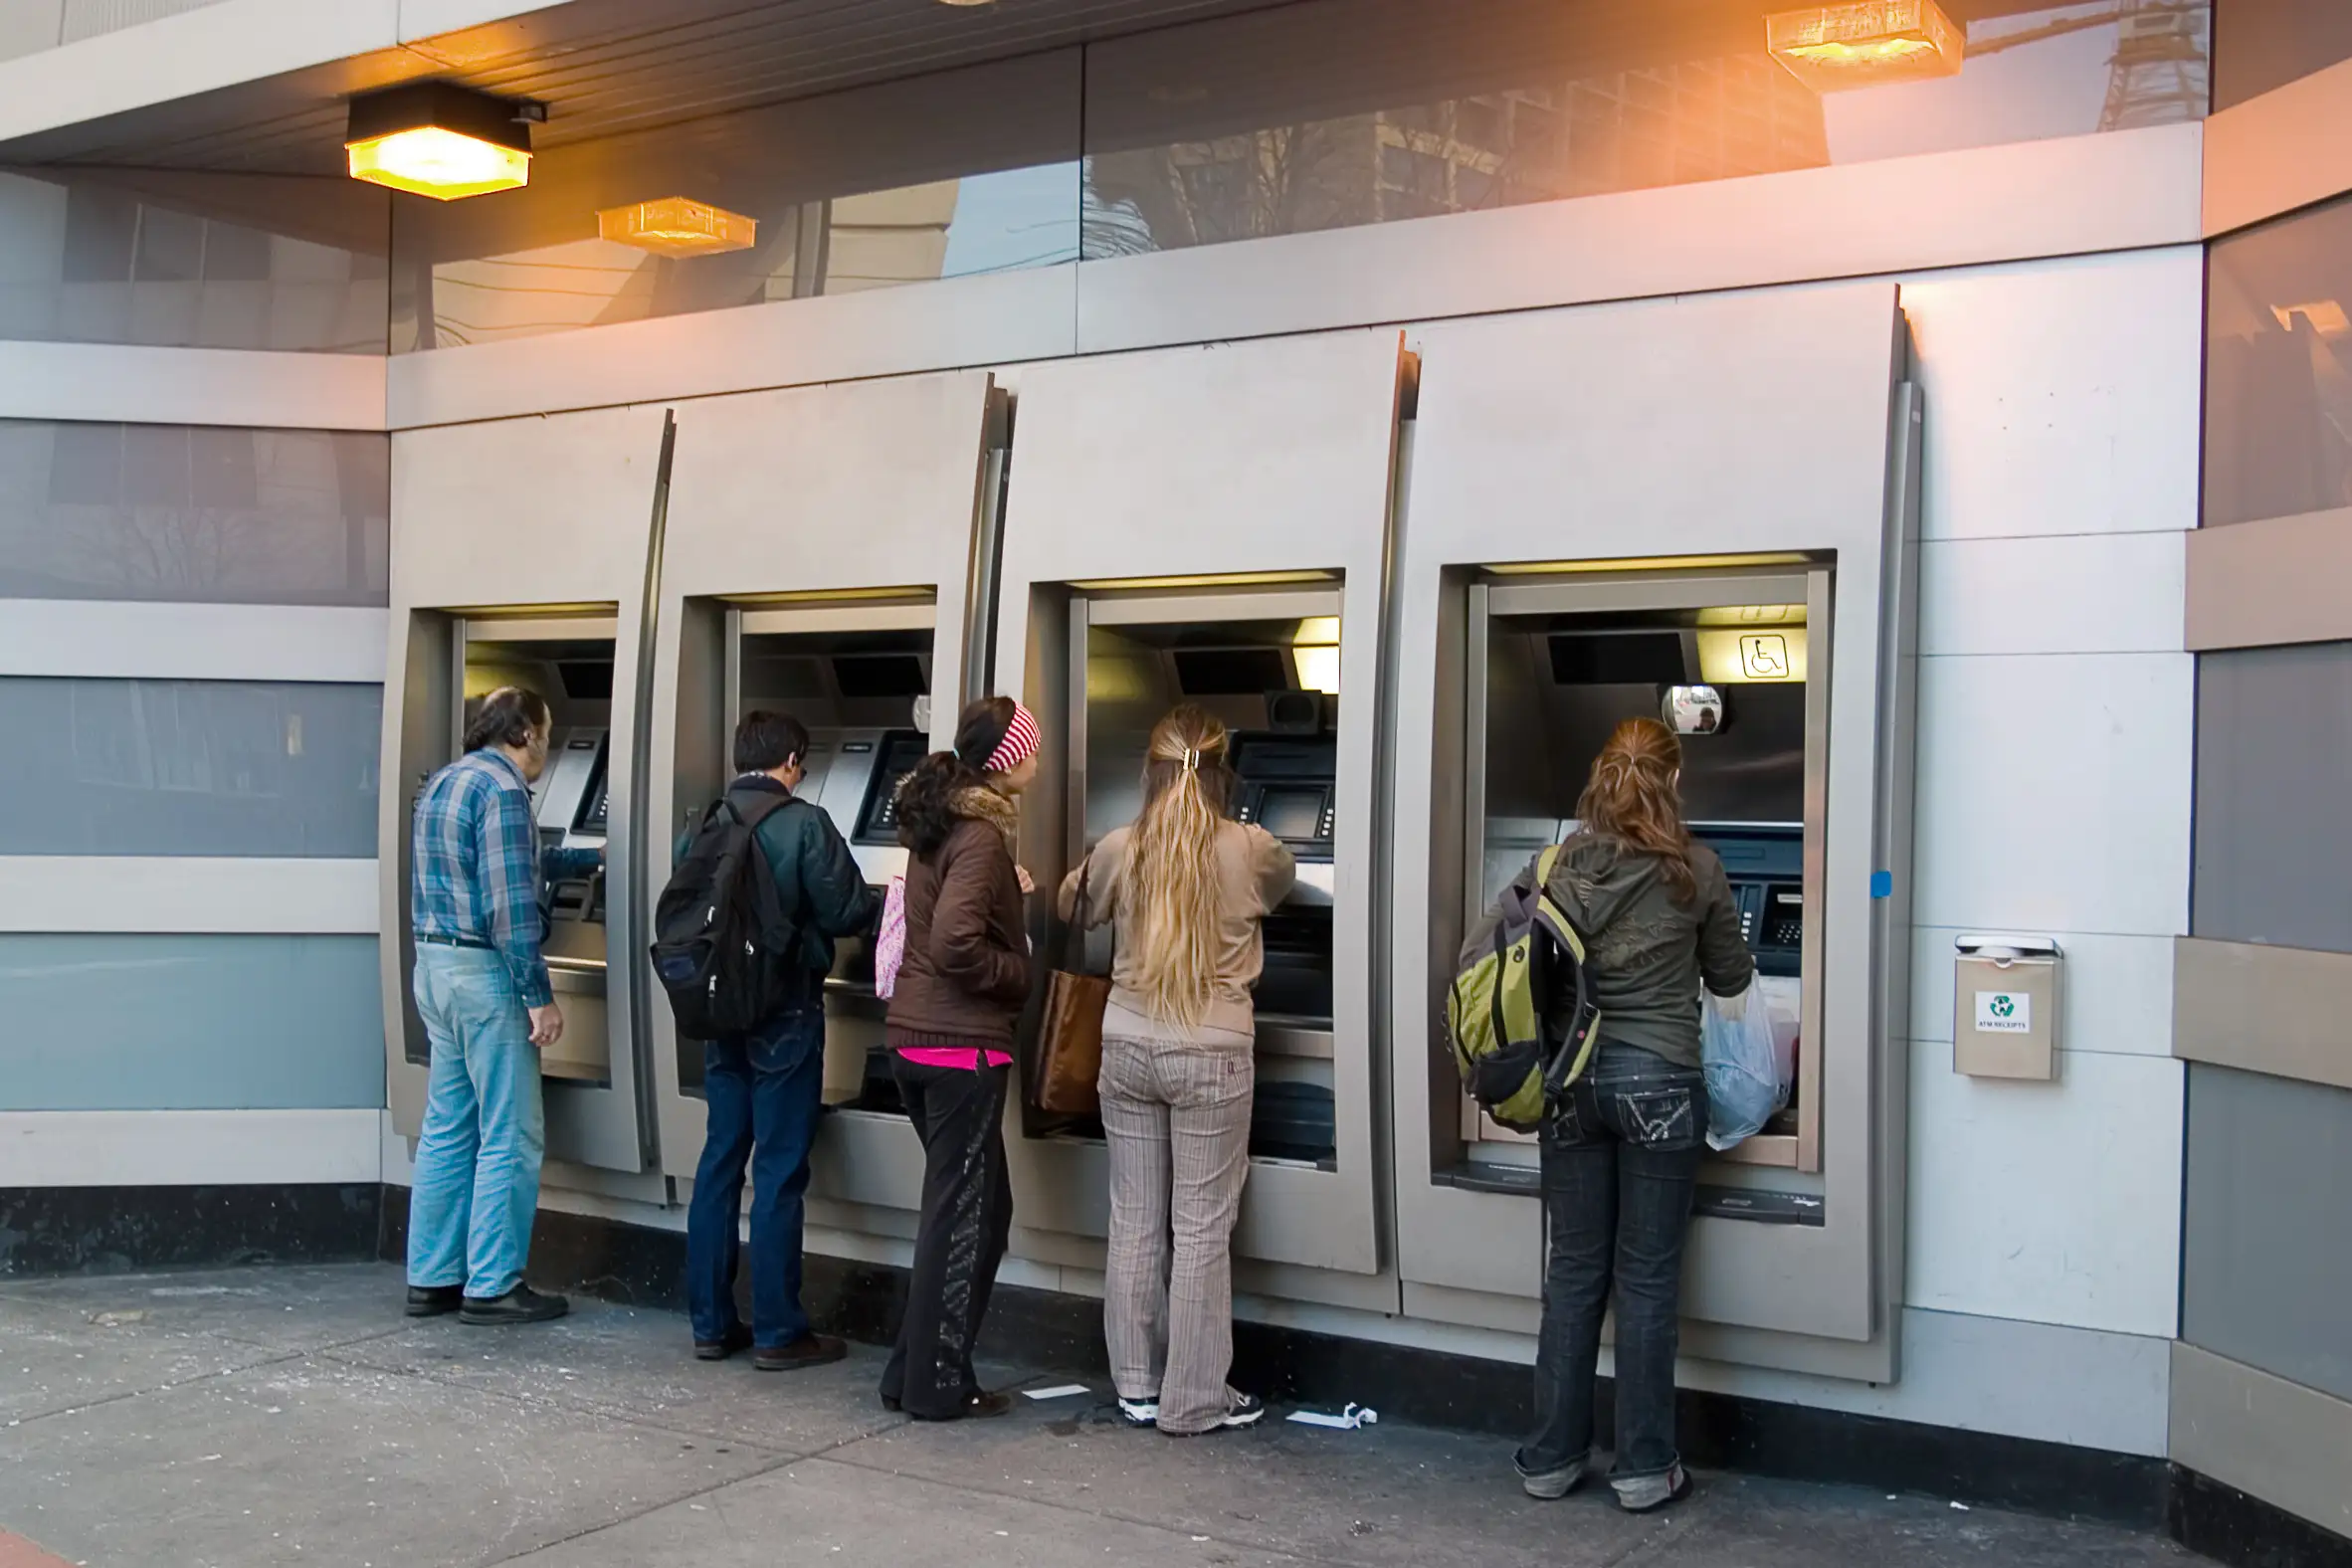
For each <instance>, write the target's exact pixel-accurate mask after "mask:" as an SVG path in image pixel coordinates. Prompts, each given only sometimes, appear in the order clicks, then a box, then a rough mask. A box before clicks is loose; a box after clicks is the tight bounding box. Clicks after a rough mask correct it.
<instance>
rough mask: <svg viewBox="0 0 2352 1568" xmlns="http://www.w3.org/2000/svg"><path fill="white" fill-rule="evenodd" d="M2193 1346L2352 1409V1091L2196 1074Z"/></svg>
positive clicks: (2187, 1261)
mask: <svg viewBox="0 0 2352 1568" xmlns="http://www.w3.org/2000/svg"><path fill="white" fill-rule="evenodd" d="M2187 1185H2188V1206H2187V1208H2188V1212H2187V1217H2186V1227H2185V1236H2184V1238H2183V1260H2182V1275H2183V1291H2182V1326H2181V1337H2182V1338H2184V1339H2186V1340H2188V1341H2189V1342H2190V1343H2192V1344H2196V1345H2201V1346H2203V1347H2204V1348H2206V1349H2208V1350H2212V1351H2214V1352H2216V1353H2218V1354H2220V1355H2224V1356H2228V1357H2230V1358H2231V1359H2232V1360H2235V1361H2243V1362H2245V1363H2246V1364H2247V1365H2249V1366H2254V1367H2260V1368H2261V1369H2263V1370H2264V1371H2267V1372H2272V1373H2275V1374H2277V1375H2278V1376H2280V1377H2283V1378H2287V1379H2289V1380H2291V1381H2293V1382H2296V1383H2300V1384H2303V1385H2305V1386H2306V1387H2310V1388H2316V1389H2319V1390H2321V1391H2322V1392H2325V1393H2329V1394H2333V1395H2335V1396H2336V1397H2338V1398H2341V1399H2352V1332H2347V1328H2346V1322H2347V1318H2346V1313H2347V1306H2346V1303H2347V1302H2352V1204H2347V1203H2346V1202H2345V1195H2346V1194H2347V1193H2352V1090H2345V1089H2339V1088H2329V1087H2325V1086H2322V1085H2319V1084H2312V1083H2298V1082H2295V1081H2293V1080H2292V1079H2289V1078H2270V1077H2267V1076H2266V1075H2263V1074H2258V1073H2239V1072H2235V1071H2233V1070H2231V1069H2229V1068H2216V1067H2207V1066H2205V1065H2203V1064H2198V1065H2195V1066H2193V1067H2191V1068H2190V1070H2189V1154H2188V1179H2187Z"/></svg>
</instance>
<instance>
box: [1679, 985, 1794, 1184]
mask: <svg viewBox="0 0 2352 1568" xmlns="http://www.w3.org/2000/svg"><path fill="white" fill-rule="evenodd" d="M1699 1035H1700V1042H1701V1056H1702V1062H1703V1065H1704V1067H1705V1070H1706V1076H1707V1147H1709V1148H1711V1149H1715V1150H1717V1151H1720V1150H1723V1149H1728V1148H1730V1147H1731V1146H1732V1145H1733V1144H1735V1143H1738V1142H1741V1141H1742V1140H1743V1139H1747V1138H1751V1137H1754V1136H1755V1135H1756V1134H1757V1133H1758V1132H1759V1131H1761V1130H1763V1126H1764V1123H1765V1122H1767V1121H1770V1120H1771V1119H1772V1117H1773V1115H1774V1113H1775V1112H1777V1111H1778V1110H1779V1109H1780V1108H1781V1106H1783V1105H1785V1104H1786V1103H1788V1092H1787V1090H1786V1089H1785V1088H1784V1087H1783V1085H1782V1081H1781V1074H1780V1053H1779V1051H1778V1050H1776V1049H1775V1048H1774V1046H1773V1041H1772V1011H1771V1008H1770V1007H1769V1005H1768V1004H1767V1003H1766V1002H1765V1000H1764V990H1763V987H1761V986H1758V985H1754V984H1751V985H1749V987H1748V988H1747V989H1746V990H1745V991H1742V992H1741V993H1740V994H1739V995H1737V996H1730V997H1719V996H1714V995H1712V994H1710V995H1709V996H1708V997H1707V999H1706V1005H1705V1006H1704V1007H1703V1008H1701V1009H1700V1010H1699Z"/></svg>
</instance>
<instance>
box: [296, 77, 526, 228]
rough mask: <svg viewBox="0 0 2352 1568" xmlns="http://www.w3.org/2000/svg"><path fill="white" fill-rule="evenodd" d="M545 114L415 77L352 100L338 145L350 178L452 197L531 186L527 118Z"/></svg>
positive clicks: (419, 192)
mask: <svg viewBox="0 0 2352 1568" xmlns="http://www.w3.org/2000/svg"><path fill="white" fill-rule="evenodd" d="M545 117H546V110H545V109H544V108H542V107H540V106H539V105H538V104H535V103H517V102H514V101H512V100H510V99H506V98H491V97H490V95H488V94H486V93H476V92H473V91H471V90H469V89H466V88H461V87H457V86H455V85H453V84H451V83H447V82H418V83H413V84H411V85H410V86H408V87H402V88H393V89H391V90H389V91H387V92H383V93H371V94H369V95H368V96H367V97H365V98H353V99H352V100H351V118H350V122H349V128H348V130H347V131H346V133H345V135H344V137H343V148H344V150H345V151H346V152H347V153H348V154H349V155H350V160H351V162H350V168H351V177H352V178H353V179H355V180H366V181H367V182H368V183H369V184H371V185H383V186H388V187H390V188H391V189H393V190H396V191H408V192H411V193H412V194H414V195H418V196H430V197H432V198H434V199H435V200H436V201H456V200H457V199H458V198H460V197H462V196H484V195H488V194H489V193H490V192H491V191H505V190H513V189H514V188H515V187H516V186H519V185H527V184H529V183H530V177H531V133H530V126H529V125H528V124H527V123H525V121H526V120H531V119H544V118H545Z"/></svg>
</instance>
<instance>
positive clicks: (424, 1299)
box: [407, 1284, 466, 1317]
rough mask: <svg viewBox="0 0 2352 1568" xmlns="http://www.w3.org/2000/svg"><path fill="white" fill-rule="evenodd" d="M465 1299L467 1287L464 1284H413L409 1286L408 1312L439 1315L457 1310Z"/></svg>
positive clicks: (415, 1315) (429, 1315) (411, 1314)
mask: <svg viewBox="0 0 2352 1568" xmlns="http://www.w3.org/2000/svg"><path fill="white" fill-rule="evenodd" d="M465 1299H466V1287H465V1286H464V1285H462V1284H412V1285H410V1286H409V1287H408V1307H407V1312H408V1315H409V1316H411V1317H439V1316H441V1315H442V1314H443V1313H445V1312H454V1311H456V1310H457V1309H458V1308H459V1307H460V1306H461V1305H463V1304H464V1303H465Z"/></svg>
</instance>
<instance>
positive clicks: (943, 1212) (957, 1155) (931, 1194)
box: [882, 1057, 1013, 1421]
mask: <svg viewBox="0 0 2352 1568" xmlns="http://www.w3.org/2000/svg"><path fill="white" fill-rule="evenodd" d="M1012 1074H1013V1070H1012V1069H1011V1068H1009V1067H1004V1068H992V1067H982V1068H981V1069H979V1070H978V1071H977V1072H975V1071H973V1070H972V1069H970V1068H934V1067H924V1066H922V1065H920V1064H918V1063H913V1062H909V1061H907V1060H906V1059H905V1058H904V1057H896V1058H894V1059H893V1060H892V1062H891V1064H890V1075H891V1077H892V1078H896V1079H897V1082H898V1093H899V1096H900V1097H901V1098H902V1099H903V1100H904V1101H905V1103H906V1114H907V1116H908V1118H909V1119H910V1120H912V1121H913V1123H914V1132H915V1136H916V1137H918V1138H920V1139H921V1140H922V1145H923V1209H922V1218H921V1220H920V1221H919V1222H918V1224H917V1226H916V1228H915V1233H914V1267H913V1269H912V1270H911V1271H910V1272H909V1274H908V1276H907V1281H906V1313H905V1316H904V1318H903V1319H902V1320H901V1321H900V1323H899V1325H898V1343H897V1345H896V1347H895V1348H894V1349H892V1350H891V1352H890V1364H889V1365H888V1366H887V1367H885V1368H883V1369H882V1397H883V1398H884V1399H893V1400H896V1401H898V1403H899V1404H900V1405H901V1406H902V1407H903V1408H904V1409H905V1411H906V1413H907V1414H908V1415H910V1416H919V1417H924V1418H927V1419H929V1420H933V1421H946V1420H949V1419H951V1418H953V1417H956V1416H959V1415H961V1414H963V1406H964V1401H965V1400H966V1399H967V1398H969V1397H970V1396H971V1395H972V1394H973V1393H975V1392H976V1391H977V1390H978V1389H979V1386H980V1385H979V1382H978V1380H977V1379H975V1378H974V1377H973V1375H972V1345H973V1342H974V1341H976V1340H977V1339H978V1338H979V1337H980V1320H981V1319H982V1318H983V1317H985V1316H986V1315H987V1313H988V1295H989V1292H990V1290H992V1289H993V1288H995V1285H996V1270H997V1265H999V1264H1001V1263H1003V1262H1004V1259H1005V1244H1006V1242H1007V1241H1008V1240H1009V1239H1010V1238H1011V1236H1012V1234H1013V1182H1012V1178H1011V1176H1010V1175H1008V1174H1007V1173H1006V1170H1005V1086H1006V1083H1007V1081H1008V1080H1009V1079H1010V1078H1012Z"/></svg>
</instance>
